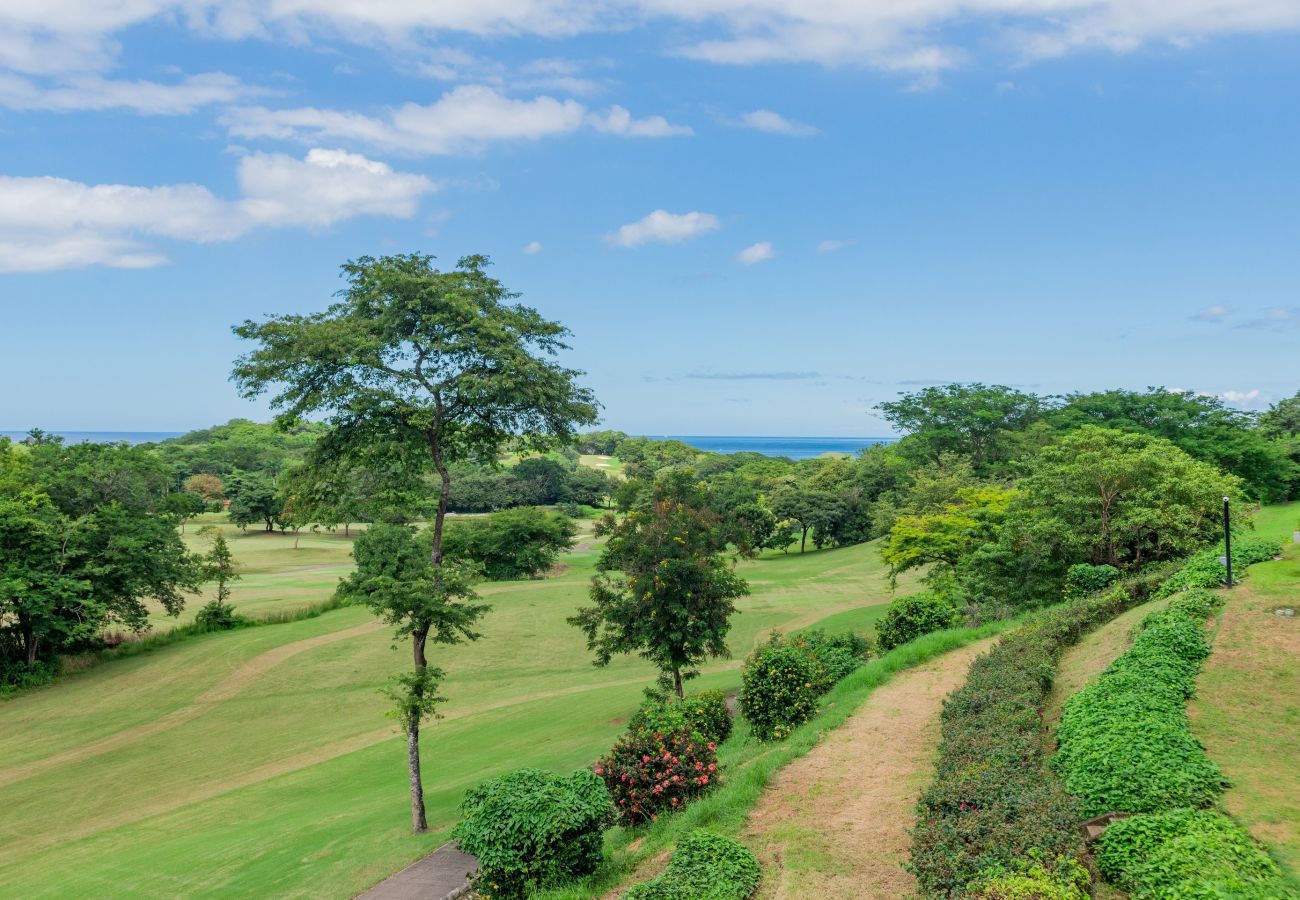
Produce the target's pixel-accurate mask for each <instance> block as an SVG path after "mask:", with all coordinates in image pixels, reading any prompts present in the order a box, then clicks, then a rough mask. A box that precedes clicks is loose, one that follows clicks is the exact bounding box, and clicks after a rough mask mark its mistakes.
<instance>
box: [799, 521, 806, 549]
mask: <svg viewBox="0 0 1300 900" xmlns="http://www.w3.org/2000/svg"><path fill="white" fill-rule="evenodd" d="M807 543H808V526H807V525H805V526H804V529H803V533H802V534H800V535H799V552H800V553H803V551H804V547H805V545H807Z"/></svg>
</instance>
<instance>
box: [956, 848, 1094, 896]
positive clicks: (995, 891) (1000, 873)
mask: <svg viewBox="0 0 1300 900" xmlns="http://www.w3.org/2000/svg"><path fill="white" fill-rule="evenodd" d="M1091 885H1092V873H1091V872H1089V871H1088V869H1087V868H1086V867H1085V866H1084V865H1083V864H1082V863H1080V862H1079V860H1078V859H1076V858H1075V857H1073V856H1058V857H1057V858H1056V859H1054V860H1051V861H1050V862H1045V861H1044V860H1043V859H1042V854H1040V853H1037V852H1031V853H1030V855H1029V856H1027V857H1026V858H1024V859H1018V860H1015V861H1013V862H1012V863H1011V865H1010V866H1009V867H1007V866H993V867H991V868H989V869H986V870H985V871H984V872H982V873H981V874H980V876H979V878H978V879H976V880H975V881H974V882H973V883H972V884H971V885H970V887H969V888H968V889H967V891H966V895H965V896H967V897H969V898H971V900H1088V897H1089V896H1091V895H1090V893H1089V888H1090V887H1091Z"/></svg>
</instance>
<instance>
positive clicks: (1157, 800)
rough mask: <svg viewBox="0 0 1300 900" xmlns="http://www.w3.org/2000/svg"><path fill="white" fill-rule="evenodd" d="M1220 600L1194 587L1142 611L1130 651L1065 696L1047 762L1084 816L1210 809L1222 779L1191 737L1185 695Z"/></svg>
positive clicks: (1193, 679) (1203, 653)
mask: <svg viewBox="0 0 1300 900" xmlns="http://www.w3.org/2000/svg"><path fill="white" fill-rule="evenodd" d="M1221 606H1222V600H1221V598H1219V597H1218V596H1217V595H1215V594H1213V593H1211V592H1209V591H1206V590H1204V589H1200V588H1197V589H1192V590H1188V591H1186V592H1184V593H1183V594H1182V595H1181V596H1179V597H1177V598H1176V599H1175V600H1174V601H1173V602H1172V603H1170V604H1169V606H1168V607H1167V608H1165V609H1164V610H1161V611H1159V612H1156V613H1153V614H1151V615H1150V616H1148V617H1147V618H1146V619H1145V620H1143V623H1142V629H1141V631H1140V632H1139V633H1138V635H1137V638H1136V639H1135V640H1134V642H1133V647H1132V648H1131V649H1130V650H1129V651H1128V652H1127V653H1125V654H1123V655H1122V656H1120V657H1119V658H1118V659H1117V660H1115V662H1113V663H1112V664H1111V665H1110V667H1109V668H1107V670H1106V671H1105V672H1104V673H1102V675H1101V676H1100V677H1099V678H1097V679H1096V680H1095V681H1093V682H1092V683H1091V684H1089V685H1087V686H1086V687H1084V688H1083V689H1082V690H1080V691H1079V692H1078V693H1077V694H1075V695H1074V696H1073V697H1071V698H1070V699H1069V700H1068V701H1067V702H1066V704H1065V708H1064V710H1063V711H1062V713H1061V724H1060V727H1059V728H1058V729H1057V733H1056V737H1057V741H1058V743H1059V749H1058V750H1057V753H1056V756H1055V758H1054V759H1053V762H1052V765H1053V767H1054V768H1055V769H1056V771H1058V772H1059V773H1060V774H1061V777H1062V778H1063V779H1064V781H1065V785H1066V787H1067V789H1068V790H1069V791H1070V792H1071V793H1072V794H1074V795H1075V796H1077V797H1079V798H1080V801H1081V802H1082V804H1083V810H1084V814H1085V815H1089V816H1093V815H1100V814H1101V813H1104V812H1108V811H1111V810H1119V811H1123V812H1158V811H1160V810H1165V809H1171V808H1175V807H1201V806H1207V805H1209V804H1210V803H1212V802H1214V800H1215V799H1216V798H1217V797H1218V796H1219V794H1220V793H1222V791H1223V787H1224V779H1223V775H1222V773H1221V772H1220V771H1219V768H1218V767H1217V766H1216V765H1214V763H1213V762H1212V761H1211V760H1210V758H1209V757H1208V756H1206V754H1205V751H1204V750H1203V749H1201V746H1200V744H1199V743H1198V742H1197V741H1196V739H1195V738H1194V737H1193V736H1192V730H1191V721H1190V719H1188V716H1187V698H1188V697H1190V696H1191V695H1192V694H1193V692H1194V691H1195V686H1196V673H1197V671H1199V669H1200V666H1201V663H1202V662H1203V661H1204V660H1205V658H1206V657H1208V656H1209V655H1210V644H1209V640H1208V639H1207V637H1206V634H1205V628H1204V625H1205V620H1206V619H1207V618H1208V617H1209V616H1210V615H1212V614H1213V613H1214V612H1215V611H1216V610H1218V609H1219V608H1220V607H1221Z"/></svg>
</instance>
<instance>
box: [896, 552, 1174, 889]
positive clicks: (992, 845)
mask: <svg viewBox="0 0 1300 900" xmlns="http://www.w3.org/2000/svg"><path fill="white" fill-rule="evenodd" d="M1158 577H1163V572H1161V573H1159V574H1155V573H1152V574H1148V575H1147V576H1145V577H1136V578H1133V579H1129V580H1127V581H1125V582H1123V583H1122V584H1120V585H1117V586H1115V587H1112V588H1111V589H1110V590H1108V591H1106V592H1104V593H1102V594H1099V595H1093V596H1089V597H1086V598H1082V599H1076V600H1072V601H1070V602H1068V603H1066V604H1063V605H1061V606H1057V607H1053V608H1051V609H1048V610H1045V611H1043V612H1041V613H1039V614H1037V615H1036V616H1034V617H1033V618H1032V619H1031V620H1029V622H1027V623H1026V624H1025V625H1023V626H1021V627H1020V628H1017V629H1016V630H1015V631H1013V632H1011V633H1010V634H1008V635H1006V636H1005V637H1004V638H1003V639H1002V640H1001V641H1000V642H999V643H998V644H997V645H996V646H995V647H994V648H993V649H992V650H990V651H989V652H988V653H987V654H985V655H984V656H981V657H980V658H979V659H977V660H976V661H975V662H974V663H973V664H972V665H971V668H970V674H969V675H968V677H967V680H966V684H965V685H964V686H962V687H961V688H960V689H958V690H957V691H955V692H953V694H951V695H950V696H949V697H948V699H947V700H946V701H945V703H944V709H943V714H942V717H941V722H942V737H941V740H940V744H939V756H938V760H937V763H936V770H937V772H936V776H935V780H934V782H933V783H932V784H931V785H930V786H929V787H928V788H927V789H926V790H925V791H924V793H922V795H921V798H920V800H919V802H918V805H917V823H916V828H915V830H914V831H913V836H912V862H911V866H910V868H911V870H912V871H913V872H914V873H915V874H916V876H917V880H918V881H919V882H920V886H921V888H922V890H923V892H924V893H927V894H937V895H941V896H950V895H951V896H956V895H960V894H961V893H962V892H963V891H965V890H966V889H967V888H968V886H970V885H972V884H975V883H977V882H978V881H979V880H980V879H981V878H986V876H989V873H991V872H992V873H1001V874H1003V875H1005V877H1006V879H1007V882H1006V883H1005V884H1002V883H998V884H1000V885H1001V886H1000V887H999V889H1000V890H1002V889H1005V890H1010V888H1011V886H1014V885H1018V884H1021V885H1022V884H1023V883H1024V882H1023V881H1016V880H1015V879H1012V875H1018V876H1025V877H1028V873H1026V872H1022V871H1019V870H1017V869H1016V868H1015V862H1016V860H1018V859H1021V858H1025V857H1028V856H1029V855H1030V854H1031V853H1033V852H1037V853H1039V854H1040V858H1041V859H1052V860H1056V859H1058V858H1060V857H1065V858H1070V857H1074V858H1077V857H1079V856H1081V854H1082V852H1083V847H1082V843H1081V841H1080V838H1079V836H1078V833H1077V831H1076V826H1077V824H1078V822H1079V820H1080V819H1081V818H1083V816H1082V813H1081V810H1080V804H1079V801H1078V800H1077V799H1075V798H1074V797H1071V796H1070V795H1069V794H1068V793H1067V792H1066V791H1065V788H1064V786H1063V785H1062V784H1061V782H1060V780H1059V779H1058V778H1056V777H1055V775H1054V774H1053V773H1052V771H1051V770H1050V769H1049V768H1048V766H1047V765H1046V760H1045V748H1044V741H1043V729H1042V709H1043V704H1044V702H1045V701H1046V697H1047V693H1048V691H1049V690H1050V689H1051V684H1052V677H1053V675H1054V674H1055V671H1056V664H1057V661H1058V659H1059V657H1060V653H1061V650H1062V649H1063V648H1064V647H1066V646H1069V645H1071V644H1074V643H1075V642H1077V641H1078V640H1079V638H1080V637H1081V636H1082V635H1083V634H1084V633H1085V632H1087V631H1088V630H1089V629H1091V628H1092V627H1094V626H1096V625H1097V624H1100V623H1101V622H1105V621H1108V620H1109V619H1111V618H1113V617H1114V616H1115V615H1116V614H1118V613H1120V612H1122V611H1123V610H1125V609H1127V608H1128V607H1129V606H1131V605H1133V604H1134V603H1135V602H1137V600H1138V599H1139V598H1142V597H1145V596H1146V595H1147V593H1148V591H1149V590H1150V585H1151V584H1152V583H1154V580H1155V579H1156V578H1158ZM1061 865H1064V864H1063V863H1062V864H1061ZM1057 868H1060V866H1058V867H1057ZM986 880H987V879H986ZM990 896H995V897H996V896H1002V895H999V894H992V895H990ZM1009 896H1015V895H1014V894H1012V895H1009ZM1048 896H1051V895H1050V894H1049V895H1048ZM1067 896H1068V895H1067Z"/></svg>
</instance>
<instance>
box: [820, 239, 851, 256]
mask: <svg viewBox="0 0 1300 900" xmlns="http://www.w3.org/2000/svg"><path fill="white" fill-rule="evenodd" d="M854 243H856V242H855V241H837V240H834V239H831V238H828V239H826V240H824V241H821V242H819V243H818V244H817V252H818V253H834V252H835V251H836V250H843V249H844V248H845V247H850V246H852V245H853V244H854Z"/></svg>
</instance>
